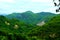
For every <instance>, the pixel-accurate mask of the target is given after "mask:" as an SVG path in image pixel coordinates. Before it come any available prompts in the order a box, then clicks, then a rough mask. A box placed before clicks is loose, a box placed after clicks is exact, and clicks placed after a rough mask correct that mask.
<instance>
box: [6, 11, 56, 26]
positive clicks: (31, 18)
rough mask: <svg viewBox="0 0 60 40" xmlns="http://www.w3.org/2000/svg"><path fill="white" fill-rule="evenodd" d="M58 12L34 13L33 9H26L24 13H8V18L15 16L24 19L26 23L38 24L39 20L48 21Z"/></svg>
mask: <svg viewBox="0 0 60 40" xmlns="http://www.w3.org/2000/svg"><path fill="white" fill-rule="evenodd" d="M55 15H56V14H53V13H50V12H40V13H33V12H31V11H26V12H23V13H12V14H9V15H6V17H7V18H10V19H12V18H15V19H18V20H22V21H24V22H25V23H26V24H34V25H35V24H37V23H38V22H41V21H45V22H47V21H48V20H50V19H51V18H52V17H54V16H55Z"/></svg>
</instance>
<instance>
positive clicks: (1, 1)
mask: <svg viewBox="0 0 60 40" xmlns="http://www.w3.org/2000/svg"><path fill="white" fill-rule="evenodd" d="M6 2H7V3H14V2H15V0H0V3H6Z"/></svg>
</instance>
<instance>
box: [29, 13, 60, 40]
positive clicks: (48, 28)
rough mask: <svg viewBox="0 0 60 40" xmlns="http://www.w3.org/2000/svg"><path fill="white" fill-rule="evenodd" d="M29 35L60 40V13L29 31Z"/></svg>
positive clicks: (41, 38)
mask: <svg viewBox="0 0 60 40" xmlns="http://www.w3.org/2000/svg"><path fill="white" fill-rule="evenodd" d="M28 36H29V37H31V38H32V37H33V39H36V40H60V14H59V15H57V16H55V17H53V18H52V19H51V20H50V21H49V22H48V23H46V24H45V25H43V26H42V27H41V26H40V27H36V28H34V29H32V30H31V31H29V33H28Z"/></svg>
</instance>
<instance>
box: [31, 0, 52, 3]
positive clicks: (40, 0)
mask: <svg viewBox="0 0 60 40" xmlns="http://www.w3.org/2000/svg"><path fill="white" fill-rule="evenodd" d="M31 1H32V2H45V3H46V2H52V0H31Z"/></svg>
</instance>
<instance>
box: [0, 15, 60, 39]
mask: <svg viewBox="0 0 60 40" xmlns="http://www.w3.org/2000/svg"><path fill="white" fill-rule="evenodd" d="M42 15H43V14H42ZM44 15H45V14H44ZM50 17H52V16H50ZM46 19H47V18H46ZM43 20H44V19H43ZM0 40H60V15H57V16H55V17H53V18H51V19H49V20H48V22H47V23H46V24H45V25H43V26H36V25H33V24H32V23H31V24H26V23H25V22H24V21H23V20H18V19H15V18H12V19H8V18H6V17H5V16H0Z"/></svg>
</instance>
